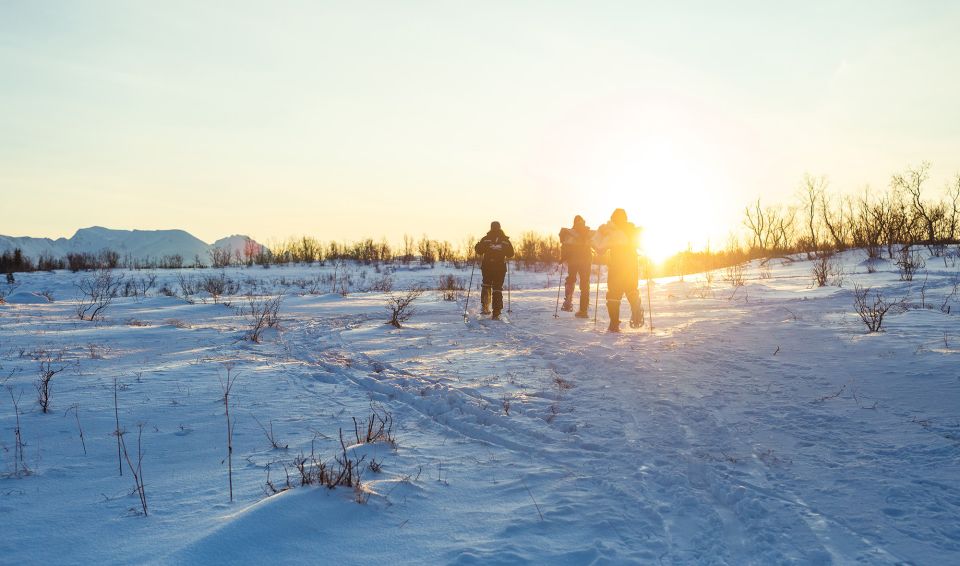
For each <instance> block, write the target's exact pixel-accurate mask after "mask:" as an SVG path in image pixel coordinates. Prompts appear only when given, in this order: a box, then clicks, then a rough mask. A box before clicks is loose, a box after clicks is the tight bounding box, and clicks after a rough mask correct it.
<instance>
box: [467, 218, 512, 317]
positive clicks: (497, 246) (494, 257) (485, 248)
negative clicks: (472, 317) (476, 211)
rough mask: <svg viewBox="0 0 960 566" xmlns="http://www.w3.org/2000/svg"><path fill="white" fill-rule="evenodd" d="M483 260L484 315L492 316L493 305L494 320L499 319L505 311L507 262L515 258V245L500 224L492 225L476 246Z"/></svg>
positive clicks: (481, 299)
mask: <svg viewBox="0 0 960 566" xmlns="http://www.w3.org/2000/svg"><path fill="white" fill-rule="evenodd" d="M474 251H475V252H477V254H478V255H480V256H481V257H482V258H483V259H482V261H481V262H480V273H481V274H482V275H483V287H482V288H481V291H480V306H481V313H482V314H490V313H491V310H490V307H491V303H492V306H493V311H492V313H493V318H494V319H499V318H500V312H501V311H502V310H503V279H504V277H506V275H507V260H508V259H510V258H512V257H513V244H511V243H510V238H508V237H507V235H506V234H504V233H503V230H501V229H500V223H499V222H496V221H494V222H491V223H490V231H489V232H487V235H486V236H484V237H483V238H480V241H479V242H477V245H476V246H474Z"/></svg>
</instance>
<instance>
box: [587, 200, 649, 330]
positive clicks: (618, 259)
mask: <svg viewBox="0 0 960 566" xmlns="http://www.w3.org/2000/svg"><path fill="white" fill-rule="evenodd" d="M639 235H640V230H639V229H638V228H637V227H636V226H634V224H633V223H632V222H629V221H627V213H626V211H624V210H623V209H622V208H618V209H616V210H614V211H613V214H611V215H610V221H609V222H607V223H606V224H604V225H603V226H601V227H600V228H599V229H598V230H597V233H596V235H595V236H594V240H593V241H594V247H595V248H596V249H597V254H598V255H604V254H609V255H608V257H607V312H608V313H609V314H610V327H609V328H608V329H607V330H608V331H610V332H620V301H621V299H622V298H623V297H624V296H625V297H626V298H627V302H628V303H630V326H631V327H632V328H640V327H641V326H643V305H642V304H641V302H640V290H639V289H638V288H637V280H638V279H639V277H640V273H639V267H638V265H637V261H638V256H637V246H638V244H639V242H638V239H639Z"/></svg>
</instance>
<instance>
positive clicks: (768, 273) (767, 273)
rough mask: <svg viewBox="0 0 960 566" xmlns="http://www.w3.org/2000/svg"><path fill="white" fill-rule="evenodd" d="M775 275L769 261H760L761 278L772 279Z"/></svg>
mask: <svg viewBox="0 0 960 566" xmlns="http://www.w3.org/2000/svg"><path fill="white" fill-rule="evenodd" d="M772 277H773V269H772V268H771V267H770V262H769V261H764V262H761V263H760V279H771V278H772Z"/></svg>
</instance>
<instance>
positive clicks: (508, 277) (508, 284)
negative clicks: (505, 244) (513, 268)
mask: <svg viewBox="0 0 960 566" xmlns="http://www.w3.org/2000/svg"><path fill="white" fill-rule="evenodd" d="M512 286H513V284H512V283H510V260H509V259H508V260H507V313H508V314H509V313H512V312H513V307H512V306H511V303H510V287H512Z"/></svg>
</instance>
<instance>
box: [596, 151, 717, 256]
mask: <svg viewBox="0 0 960 566" xmlns="http://www.w3.org/2000/svg"><path fill="white" fill-rule="evenodd" d="M618 157H619V158H617V159H611V160H610V161H608V163H607V164H606V165H607V167H605V171H603V175H600V176H598V177H595V178H594V183H595V186H596V188H597V192H598V193H599V194H597V197H598V198H597V199H595V204H594V205H593V206H592V207H591V208H592V209H593V210H594V211H595V213H594V216H593V217H594V218H599V219H602V220H603V221H604V222H605V221H606V220H607V219H608V218H609V215H610V213H611V212H612V211H613V210H614V209H615V208H623V209H625V210H626V211H627V215H628V217H629V219H630V220H631V221H632V222H633V223H634V224H636V225H638V226H640V227H641V228H642V230H643V231H642V233H641V238H640V246H641V247H640V252H641V253H642V254H644V255H646V256H647V257H649V258H650V259H652V260H653V261H654V262H657V263H660V262H662V261H663V260H665V259H667V258H668V257H670V256H672V255H673V254H675V253H677V252H681V251H683V250H686V249H687V248H688V247H693V248H696V249H701V248H703V247H704V246H705V245H706V243H707V241H708V240H709V238H710V235H711V233H712V231H713V229H714V223H715V221H716V218H715V214H713V213H714V211H715V210H716V204H717V203H716V202H715V197H716V195H717V194H718V189H719V187H718V184H719V183H720V182H721V181H722V179H721V178H720V176H719V175H718V174H717V173H716V172H715V171H714V170H713V168H712V167H711V164H710V162H709V160H706V159H698V156H697V155H695V154H692V153H690V152H688V151H685V149H684V148H683V147H678V146H677V145H676V144H673V143H670V142H669V141H667V140H663V139H661V140H647V141H645V142H644V143H642V144H639V145H634V146H632V147H630V148H628V149H627V150H626V151H624V154H623V155H621V156H618Z"/></svg>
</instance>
